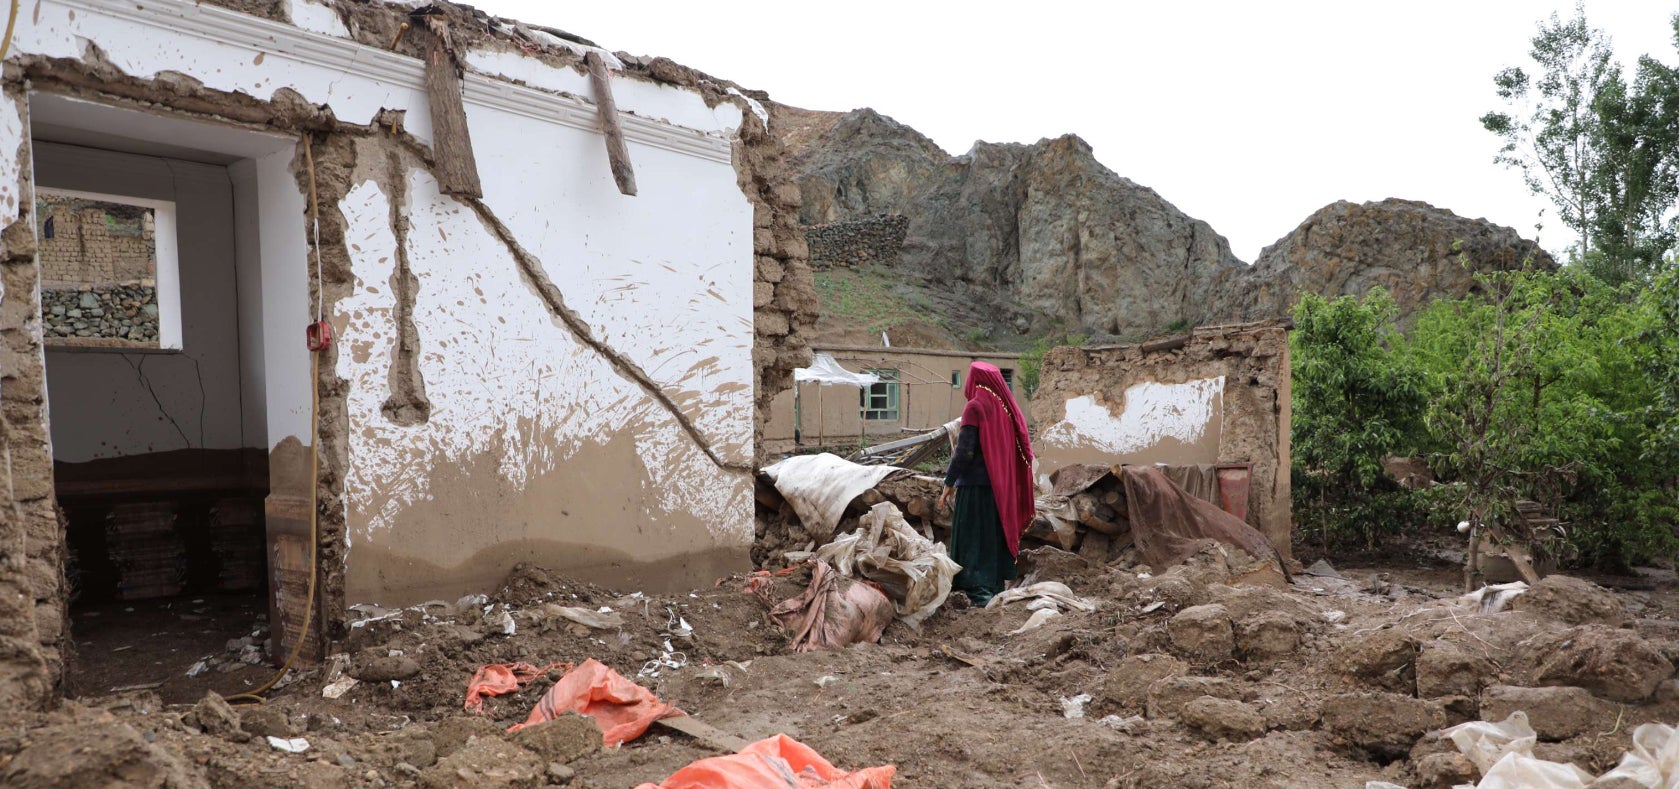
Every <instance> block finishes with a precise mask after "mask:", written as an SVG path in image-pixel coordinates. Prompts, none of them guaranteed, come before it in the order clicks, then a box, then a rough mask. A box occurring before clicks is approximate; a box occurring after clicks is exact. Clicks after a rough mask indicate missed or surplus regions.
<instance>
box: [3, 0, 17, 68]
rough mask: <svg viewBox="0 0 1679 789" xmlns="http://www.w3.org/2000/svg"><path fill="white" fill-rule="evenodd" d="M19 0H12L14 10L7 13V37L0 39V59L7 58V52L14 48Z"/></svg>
mask: <svg viewBox="0 0 1679 789" xmlns="http://www.w3.org/2000/svg"><path fill="white" fill-rule="evenodd" d="M17 4H18V0H12V11H11V13H9V14H7V15H6V38H5V39H4V40H0V60H5V59H6V53H7V52H9V51H11V49H12V28H14V27H16V26H17Z"/></svg>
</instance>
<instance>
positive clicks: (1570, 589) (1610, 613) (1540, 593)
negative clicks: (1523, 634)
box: [1510, 575, 1632, 627]
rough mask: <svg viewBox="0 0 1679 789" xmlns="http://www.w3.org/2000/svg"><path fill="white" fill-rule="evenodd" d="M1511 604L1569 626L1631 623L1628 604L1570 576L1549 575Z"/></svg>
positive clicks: (1521, 609)
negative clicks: (1623, 604)
mask: <svg viewBox="0 0 1679 789" xmlns="http://www.w3.org/2000/svg"><path fill="white" fill-rule="evenodd" d="M1510 607H1511V608H1513V609H1515V610H1517V611H1528V612H1531V613H1534V614H1537V615H1539V616H1543V617H1547V618H1550V619H1555V620H1558V621H1560V622H1563V623H1565V624H1570V625H1592V624H1597V625H1608V626H1610V627H1621V626H1623V625H1626V624H1629V623H1631V622H1632V616H1631V615H1630V614H1628V613H1627V610H1626V607H1625V606H1622V605H1621V601H1620V600H1618V599H1616V598H1615V595H1614V594H1613V593H1611V592H1610V591H1609V590H1607V589H1604V588H1603V587H1601V586H1598V585H1597V584H1594V583H1592V582H1590V581H1585V580H1581V579H1579V578H1574V577H1572V576H1567V575H1547V576H1545V577H1544V578H1541V579H1539V583H1536V584H1534V585H1533V586H1532V587H1531V588H1529V589H1528V590H1527V591H1526V592H1523V593H1522V594H1521V595H1520V596H1518V597H1517V598H1516V599H1515V600H1513V601H1511V603H1510Z"/></svg>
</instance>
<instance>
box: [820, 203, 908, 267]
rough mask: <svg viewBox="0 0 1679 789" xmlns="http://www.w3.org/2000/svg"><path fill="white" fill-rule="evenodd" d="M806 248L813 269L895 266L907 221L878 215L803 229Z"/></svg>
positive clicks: (905, 218)
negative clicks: (877, 265) (870, 264)
mask: <svg viewBox="0 0 1679 789" xmlns="http://www.w3.org/2000/svg"><path fill="white" fill-rule="evenodd" d="M804 230H805V240H806V241H807V242H808V243H809V244H810V263H811V265H812V266H816V267H817V268H826V267H829V266H858V265H863V264H865V263H883V264H886V265H891V264H893V263H896V262H898V255H899V253H901V252H902V251H903V248H904V236H905V235H906V234H907V233H908V232H909V217H907V216H904V215H902V214H880V215H878V216H870V217H863V218H861V219H846V220H842V221H839V222H829V223H828V224H825V225H810V226H808V227H806V228H805V229H804Z"/></svg>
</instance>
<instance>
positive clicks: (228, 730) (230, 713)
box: [187, 691, 251, 742]
mask: <svg viewBox="0 0 1679 789" xmlns="http://www.w3.org/2000/svg"><path fill="white" fill-rule="evenodd" d="M187 718H188V721H189V725H192V726H196V727H198V728H199V729H201V730H203V732H204V733H205V734H208V735H211V736H213V737H220V738H222V739H224V740H228V741H231V742H250V740H251V735H250V733H249V732H246V731H245V730H244V729H243V728H240V725H239V713H238V712H235V711H234V709H233V707H232V706H231V705H229V704H228V703H227V700H226V699H223V698H222V697H221V696H219V695H217V694H216V692H215V691H211V692H209V693H206V694H204V698H203V700H201V701H199V702H198V703H197V704H196V705H194V706H193V708H192V712H189V713H187Z"/></svg>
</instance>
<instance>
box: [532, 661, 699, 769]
mask: <svg viewBox="0 0 1679 789" xmlns="http://www.w3.org/2000/svg"><path fill="white" fill-rule="evenodd" d="M564 712H575V713H578V714H579V715H587V716H588V717H590V718H592V719H594V721H595V725H596V726H598V727H600V731H601V735H602V739H603V741H604V744H605V745H606V747H608V748H611V747H613V746H616V745H619V744H621V743H625V742H629V741H630V740H633V739H635V738H637V737H640V736H641V735H642V733H643V732H645V731H647V727H648V726H652V725H653V722H654V721H657V720H659V719H661V718H669V717H671V716H673V715H681V714H682V711H681V710H679V709H677V708H676V707H674V706H671V705H669V704H666V703H664V702H662V701H660V700H659V697H658V696H655V695H653V692H652V691H650V690H648V689H646V688H644V687H642V686H640V685H637V684H635V683H634V682H631V681H629V680H628V679H626V678H624V675H622V674H619V673H618V672H616V671H613V670H612V669H610V668H607V667H606V666H605V665H604V664H602V663H601V662H600V661H597V660H595V659H594V658H590V659H588V660H585V661H583V663H582V664H581V665H579V666H578V667H577V668H574V669H572V670H570V671H567V672H566V673H565V676H563V677H560V681H558V682H556V683H554V687H551V688H549V689H548V692H547V693H544V694H543V695H542V700H541V701H538V702H537V703H536V707H535V708H534V709H532V710H531V714H530V717H529V718H526V719H525V722H524V723H521V724H518V725H516V726H513V727H511V728H509V729H508V731H518V730H520V729H522V728H525V727H526V726H535V725H536V724H538V723H544V722H546V721H550V720H553V719H555V718H557V717H559V716H560V714H561V713H564Z"/></svg>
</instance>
